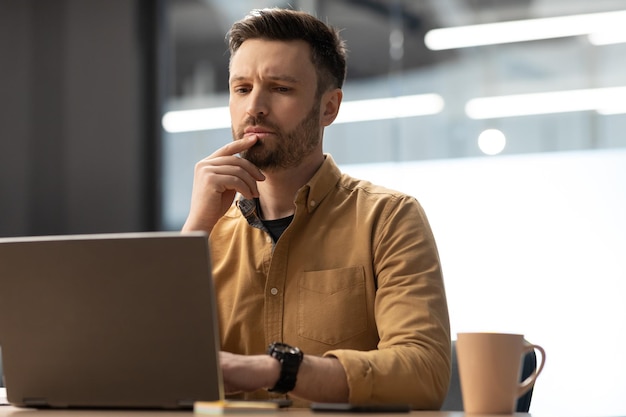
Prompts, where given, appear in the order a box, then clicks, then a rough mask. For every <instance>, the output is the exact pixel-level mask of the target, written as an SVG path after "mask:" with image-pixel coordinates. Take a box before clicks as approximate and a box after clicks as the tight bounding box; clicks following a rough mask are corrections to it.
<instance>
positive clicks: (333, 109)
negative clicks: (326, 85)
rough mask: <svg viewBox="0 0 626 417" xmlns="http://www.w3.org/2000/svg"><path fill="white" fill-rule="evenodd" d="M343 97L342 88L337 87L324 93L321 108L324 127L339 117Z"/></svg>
mask: <svg viewBox="0 0 626 417" xmlns="http://www.w3.org/2000/svg"><path fill="white" fill-rule="evenodd" d="M342 98H343V91H342V90H341V88H335V89H333V90H330V91H327V92H325V93H324V94H323V95H322V101H321V103H320V109H321V112H322V115H321V116H322V117H321V122H322V125H323V126H324V127H326V126H329V125H330V124H331V123H332V122H334V121H335V119H336V118H337V114H338V113H339V106H341V99H342Z"/></svg>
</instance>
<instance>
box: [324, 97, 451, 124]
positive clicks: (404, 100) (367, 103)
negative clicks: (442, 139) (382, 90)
mask: <svg viewBox="0 0 626 417" xmlns="http://www.w3.org/2000/svg"><path fill="white" fill-rule="evenodd" d="M443 107H444V101H443V98H442V97H441V96H440V95H439V94H419V95H412V96H399V97H389V98H377V99H371V100H356V101H346V102H345V103H342V104H341V110H340V111H339V115H338V116H337V119H336V120H335V124H337V123H350V122H366V121H371V120H383V119H395V118H399V117H414V116H427V115H431V114H437V113H440V112H441V111H442V110H443Z"/></svg>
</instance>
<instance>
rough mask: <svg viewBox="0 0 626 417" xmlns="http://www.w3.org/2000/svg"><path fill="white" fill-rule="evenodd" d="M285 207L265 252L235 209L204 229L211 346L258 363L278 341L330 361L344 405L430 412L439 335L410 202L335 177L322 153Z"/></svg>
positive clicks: (426, 237)
mask: <svg viewBox="0 0 626 417" xmlns="http://www.w3.org/2000/svg"><path fill="white" fill-rule="evenodd" d="M295 205H296V210H295V215H294V218H293V221H292V222H291V224H290V225H289V226H288V227H287V229H286V230H285V232H284V233H283V235H282V236H281V237H280V239H279V240H278V242H276V244H274V242H273V240H272V239H271V237H270V236H269V235H268V234H267V233H266V232H265V231H263V230H261V229H259V228H256V227H252V226H251V225H250V224H249V222H248V221H247V220H246V218H245V217H244V216H243V214H242V212H241V210H240V208H239V207H237V206H236V205H233V206H232V207H231V208H230V210H229V211H228V212H227V213H226V215H224V216H223V217H222V219H221V220H220V221H219V222H218V223H217V224H216V225H215V227H214V229H213V231H212V233H211V235H210V247H211V257H212V262H213V272H214V280H215V287H216V294H217V300H218V306H217V308H218V313H219V322H220V334H221V342H222V349H223V350H225V351H228V352H234V353H239V354H261V353H264V352H265V351H266V349H267V346H268V345H269V344H270V343H271V342H273V341H282V342H285V343H288V344H290V345H292V346H297V347H299V348H300V349H302V351H303V352H304V354H305V355H319V356H335V357H337V358H338V360H339V361H340V362H341V364H342V365H343V367H344V368H345V371H346V374H347V376H348V384H349V389H350V402H353V403H371V402H388V403H390V402H397V403H400V402H402V403H410V404H412V406H413V407H414V408H416V409H438V408H439V407H440V406H441V403H442V402H443V400H444V398H445V395H446V392H447V389H448V383H449V378H450V327H449V318H448V309H447V303H446V295H445V289H444V283H443V278H442V274H441V267H440V262H439V256H438V253H437V248H436V245H435V240H434V238H433V234H432V232H431V229H430V226H429V224H428V221H427V219H426V216H425V214H424V212H423V210H422V208H421V206H420V204H419V203H418V202H417V200H416V199H415V198H413V197H410V196H407V195H405V194H402V193H399V192H396V191H391V190H388V189H385V188H382V187H379V186H375V185H373V184H371V183H369V182H366V181H361V180H357V179H354V178H352V177H350V176H348V175H346V174H342V173H341V172H340V170H339V168H338V167H337V165H336V164H335V162H334V161H333V159H332V157H331V156H330V155H326V159H325V161H324V163H323V165H322V166H321V167H320V169H319V170H318V172H317V173H316V174H315V175H314V177H313V178H312V179H311V180H310V181H309V183H308V184H306V185H305V186H304V187H302V188H301V189H300V190H299V191H298V193H297V195H296V197H295ZM251 214H252V216H251V217H254V216H253V215H254V213H251ZM272 396H273V395H272V394H270V393H267V392H265V391H263V392H261V391H259V392H255V393H251V394H249V395H247V396H246V397H247V398H251V399H253V398H254V399H259V398H271V397H272ZM296 404H297V405H306V404H305V403H304V404H303V403H296Z"/></svg>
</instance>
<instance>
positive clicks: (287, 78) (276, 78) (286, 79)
mask: <svg viewBox="0 0 626 417" xmlns="http://www.w3.org/2000/svg"><path fill="white" fill-rule="evenodd" d="M267 78H268V79H270V80H272V81H283V82H287V83H291V84H298V83H299V82H300V81H299V80H298V79H297V78H295V77H292V76H290V75H271V76H269V77H267ZM247 79H248V78H247V77H244V76H243V75H236V76H234V77H232V78H231V79H230V81H229V82H230V83H233V82H239V81H245V80H247Z"/></svg>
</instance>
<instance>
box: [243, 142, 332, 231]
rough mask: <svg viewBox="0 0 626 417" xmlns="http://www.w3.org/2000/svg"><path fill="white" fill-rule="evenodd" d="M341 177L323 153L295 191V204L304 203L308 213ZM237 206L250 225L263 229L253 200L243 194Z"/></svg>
mask: <svg viewBox="0 0 626 417" xmlns="http://www.w3.org/2000/svg"><path fill="white" fill-rule="evenodd" d="M340 178H341V171H340V170H339V167H338V166H337V164H336V163H335V160H334V159H333V157H332V156H331V155H330V154H324V162H323V163H322V165H321V166H320V168H319V169H318V170H317V172H316V173H315V174H314V175H313V177H312V178H311V179H310V180H309V182H307V183H306V184H305V185H304V186H303V187H302V188H300V189H299V190H298V192H297V193H296V198H295V200H294V202H295V203H296V205H305V206H306V209H307V210H308V211H309V213H312V212H313V211H315V209H317V207H319V205H320V204H321V202H322V201H324V198H325V197H326V196H327V195H328V193H329V192H330V190H332V189H333V187H334V186H335V185H336V184H337V182H338V181H339V179H340ZM237 206H239V210H241V213H242V214H243V216H244V217H245V218H246V219H247V220H248V223H250V224H251V225H252V226H254V227H257V228H259V229H263V228H264V227H263V226H262V222H261V221H260V220H259V219H258V216H257V210H256V208H257V205H256V201H255V200H247V199H245V198H244V197H243V196H241V197H240V198H239V200H238V201H237Z"/></svg>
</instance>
